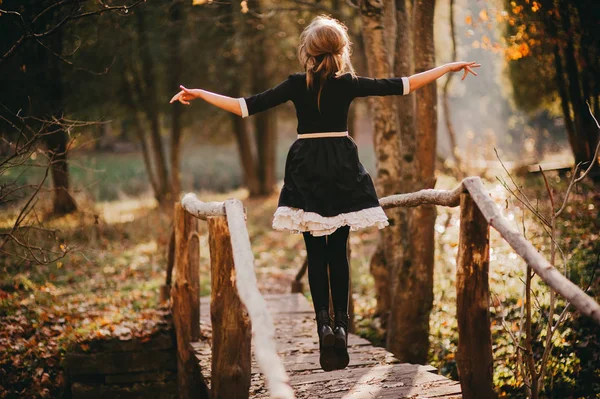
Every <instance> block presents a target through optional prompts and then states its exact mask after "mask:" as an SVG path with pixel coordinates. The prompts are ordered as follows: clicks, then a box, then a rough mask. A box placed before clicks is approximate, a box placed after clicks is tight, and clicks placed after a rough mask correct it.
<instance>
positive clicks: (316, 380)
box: [192, 294, 461, 399]
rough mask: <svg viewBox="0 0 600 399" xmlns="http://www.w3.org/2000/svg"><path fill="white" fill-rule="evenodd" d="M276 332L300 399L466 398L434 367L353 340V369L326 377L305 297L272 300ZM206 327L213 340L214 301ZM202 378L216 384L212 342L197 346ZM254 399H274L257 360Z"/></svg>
mask: <svg viewBox="0 0 600 399" xmlns="http://www.w3.org/2000/svg"><path fill="white" fill-rule="evenodd" d="M265 299H266V301H267V305H268V307H269V310H270V311H271V314H272V315H273V322H274V324H275V329H276V342H277V347H278V352H279V354H280V356H281V357H282V359H283V362H284V366H285V368H286V370H287V372H288V375H289V376H290V380H291V384H292V387H293V388H294V391H295V393H296V398H316V397H318V398H319V399H325V398H352V399H361V398H369V399H371V398H394V399H399V398H442V399H449V398H460V397H461V394H460V384H459V383H458V382H456V381H453V380H450V379H448V378H446V377H443V376H440V375H438V374H436V372H437V370H436V369H435V368H434V367H432V366H421V365H414V364H405V363H404V364H403V363H399V362H398V360H397V359H396V358H394V356H393V355H392V354H391V353H389V352H387V351H386V350H385V349H383V348H378V347H374V346H372V345H371V344H370V343H369V341H367V340H365V339H363V338H360V337H358V336H356V335H354V334H350V335H349V338H348V351H349V353H350V364H349V366H348V368H346V369H344V370H336V371H330V372H324V371H323V370H322V369H321V368H320V366H319V355H318V338H317V332H316V325H315V321H314V312H313V310H312V307H311V305H310V304H309V303H308V301H307V300H306V298H304V296H302V295H301V294H278V295H266V296H265ZM200 303H201V305H200V309H201V311H200V313H201V314H200V316H201V327H202V331H203V333H205V334H210V312H209V304H210V298H202V300H201V301H200ZM192 346H193V348H194V351H195V353H196V357H197V359H198V361H199V363H200V367H201V370H202V374H203V375H204V376H205V378H206V380H207V381H208V383H209V384H210V368H211V358H210V355H211V351H210V344H209V342H208V340H205V341H202V342H198V343H193V344H192ZM250 397H251V398H268V397H269V395H268V391H267V388H266V386H265V383H264V379H263V376H262V374H261V373H260V372H259V369H258V365H257V364H256V361H255V360H254V359H253V360H252V383H251V388H250Z"/></svg>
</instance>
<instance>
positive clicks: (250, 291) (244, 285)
mask: <svg viewBox="0 0 600 399" xmlns="http://www.w3.org/2000/svg"><path fill="white" fill-rule="evenodd" d="M181 205H182V207H183V208H184V209H185V210H186V211H187V212H188V213H189V214H191V215H193V216H194V217H197V218H199V219H203V220H208V219H209V218H210V220H213V219H217V218H221V219H222V218H223V216H224V217H225V219H226V221H227V225H226V226H225V229H226V230H227V231H225V232H223V233H222V234H221V235H222V236H223V237H220V238H221V241H222V239H223V238H224V237H226V238H229V240H228V241H230V242H229V243H228V245H230V250H231V252H232V255H233V264H234V267H235V273H231V274H232V278H233V276H235V282H236V284H235V285H236V289H237V295H238V296H239V299H240V300H241V302H242V303H243V305H244V306H245V307H246V310H247V311H248V315H249V318H250V321H251V324H252V332H253V334H252V336H253V341H254V346H255V348H256V350H255V356H256V360H257V363H258V366H259V367H260V369H261V371H262V373H263V374H264V376H265V380H266V382H267V388H268V389H269V393H270V397H272V398H278V399H293V398H294V391H293V389H292V387H291V386H290V384H289V377H288V375H287V373H286V371H285V368H284V366H283V362H282V360H281V358H280V357H279V355H278V354H277V350H276V346H275V341H274V337H275V327H274V325H273V321H272V319H271V315H270V313H269V311H268V309H267V305H266V302H265V300H264V298H263V297H262V295H261V293H260V291H259V290H258V286H257V281H256V274H255V272H254V254H253V253H252V249H251V247H250V238H249V235H248V230H247V228H246V222H245V219H246V217H245V213H244V207H243V204H242V202H241V201H240V200H237V199H229V200H226V201H224V202H202V201H200V200H199V199H198V198H197V197H196V195H195V194H193V193H188V194H186V195H184V196H183V198H182V200H181ZM209 225H210V223H209ZM213 225H215V226H216V224H215V223H213ZM213 227H214V226H213ZM221 227H223V226H221ZM209 230H210V229H209ZM211 240H212V241H211V242H213V241H216V240H217V237H211ZM217 245H218V244H216V243H215V247H216V246H217ZM227 256H231V255H227ZM227 256H225V257H224V258H223V259H220V260H219V261H226V258H227ZM223 266H224V267H226V266H225V265H223ZM213 278H215V277H214V276H213ZM239 311H240V312H242V311H243V310H242V308H240V310H239ZM213 331H214V326H213ZM213 344H215V342H214V341H213ZM222 349H225V348H219V350H216V349H215V348H213V364H215V359H214V357H215V356H218V354H219V353H224V352H222ZM219 364H220V363H219ZM247 366H248V370H243V371H242V373H245V372H246V371H247V372H248V373H249V372H250V368H249V364H248V365H247ZM244 367H245V366H244ZM213 371H215V370H213ZM225 374H227V373H225ZM213 375H215V374H213ZM248 375H249V374H248ZM229 377H230V376H224V378H229ZM213 379H214V377H213ZM248 382H249V380H248ZM213 385H215V381H213Z"/></svg>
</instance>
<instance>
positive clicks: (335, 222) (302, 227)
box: [273, 206, 389, 236]
mask: <svg viewBox="0 0 600 399" xmlns="http://www.w3.org/2000/svg"><path fill="white" fill-rule="evenodd" d="M388 225H389V222H388V218H387V216H386V214H385V212H384V211H383V208H382V207H380V206H376V207H373V208H366V209H361V210H360V211H356V212H348V213H340V214H339V215H336V216H329V217H326V216H321V215H319V214H318V213H316V212H305V211H304V210H303V209H299V208H291V207H287V206H280V207H278V208H277V210H276V211H275V215H274V216H273V228H274V229H275V230H290V231H291V232H292V233H302V232H305V231H310V233H311V234H312V235H313V236H324V235H328V234H331V233H333V232H334V231H335V230H336V229H337V228H338V227H342V226H350V231H356V230H359V229H363V228H366V227H370V226H377V227H378V228H379V229H383V228H384V227H385V226H388Z"/></svg>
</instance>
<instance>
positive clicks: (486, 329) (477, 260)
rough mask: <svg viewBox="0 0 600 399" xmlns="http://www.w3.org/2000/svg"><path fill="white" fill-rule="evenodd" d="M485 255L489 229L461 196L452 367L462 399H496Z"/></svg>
mask: <svg viewBox="0 0 600 399" xmlns="http://www.w3.org/2000/svg"><path fill="white" fill-rule="evenodd" d="M489 252H490V226H489V224H488V223H487V221H486V220H485V218H484V217H483V215H482V214H481V211H480V210H479V208H478V207H477V205H476V204H475V202H474V201H473V199H472V198H471V196H470V195H469V194H468V193H463V194H461V195H460V237H459V244H458V259H457V262H456V263H457V267H456V302H457V303H456V307H457V309H456V314H457V319H458V353H457V356H456V363H457V366H458V375H459V377H460V378H459V379H460V385H461V389H462V393H463V397H464V398H465V399H471V398H495V397H496V395H495V393H494V386H493V356H492V334H491V330H490V311H489V303H490V288H489V281H488V275H489V265H490V257H489Z"/></svg>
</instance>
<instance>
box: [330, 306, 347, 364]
mask: <svg viewBox="0 0 600 399" xmlns="http://www.w3.org/2000/svg"><path fill="white" fill-rule="evenodd" d="M333 334H334V336H335V343H334V345H333V346H334V352H335V356H336V358H337V361H336V367H335V368H336V369H337V370H341V369H345V368H346V367H347V366H348V363H350V356H348V313H346V312H342V311H338V310H336V312H335V328H334V329H333Z"/></svg>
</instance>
